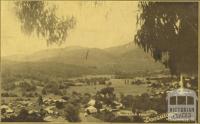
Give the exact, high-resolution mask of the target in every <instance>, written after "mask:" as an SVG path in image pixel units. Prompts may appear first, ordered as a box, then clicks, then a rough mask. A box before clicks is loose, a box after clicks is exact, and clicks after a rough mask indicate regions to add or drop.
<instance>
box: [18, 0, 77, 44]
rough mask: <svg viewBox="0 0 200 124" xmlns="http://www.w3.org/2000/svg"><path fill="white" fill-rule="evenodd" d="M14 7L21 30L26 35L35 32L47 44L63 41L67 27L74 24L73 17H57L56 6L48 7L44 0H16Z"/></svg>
mask: <svg viewBox="0 0 200 124" xmlns="http://www.w3.org/2000/svg"><path fill="white" fill-rule="evenodd" d="M15 7H16V15H17V17H18V18H19V20H20V22H21V28H22V31H23V32H24V33H26V34H28V35H30V34H32V33H37V36H38V37H39V36H42V37H44V38H45V39H46V41H47V44H52V43H57V44H61V43H63V42H64V41H65V40H66V37H67V35H68V31H69V29H72V28H73V27H74V26H75V19H74V18H73V17H71V18H67V17H62V18H59V17H57V16H56V14H55V10H56V7H49V6H48V5H47V3H46V2H44V1H17V2H16V3H15Z"/></svg>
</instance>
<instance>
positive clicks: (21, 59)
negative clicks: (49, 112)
mask: <svg viewBox="0 0 200 124" xmlns="http://www.w3.org/2000/svg"><path fill="white" fill-rule="evenodd" d="M22 68H23V69H22ZM27 68H28V71H33V70H34V71H42V72H48V73H50V72H49V71H54V72H56V74H59V73H61V72H62V73H64V72H68V73H72V72H73V73H74V74H76V73H77V74H79V73H80V74H94V73H95V74H98V73H101V74H114V73H116V72H124V73H138V72H156V71H162V70H165V68H164V66H163V65H162V64H160V63H158V62H155V61H154V60H153V58H152V57H151V55H150V54H147V53H145V52H144V51H143V50H142V49H141V48H138V47H136V46H135V45H134V44H133V43H129V44H125V45H121V46H116V47H110V48H105V49H99V48H87V47H80V46H70V47H65V48H55V49H47V50H41V51H38V52H35V53H33V54H30V55H12V56H6V57H3V58H2V69H3V70H4V71H6V70H10V71H16V70H17V71H16V73H18V71H19V70H20V71H27ZM50 68H51V69H50ZM52 73H53V72H52ZM68 73H67V74H68Z"/></svg>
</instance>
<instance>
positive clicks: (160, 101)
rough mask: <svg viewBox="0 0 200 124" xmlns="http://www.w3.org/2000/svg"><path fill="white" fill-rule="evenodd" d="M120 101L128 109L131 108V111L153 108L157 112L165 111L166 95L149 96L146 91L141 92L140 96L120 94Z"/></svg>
mask: <svg viewBox="0 0 200 124" xmlns="http://www.w3.org/2000/svg"><path fill="white" fill-rule="evenodd" d="M120 97H121V98H120V99H121V100H120V102H121V103H122V104H123V105H124V106H125V107H126V108H129V109H132V111H133V112H137V110H139V111H146V110H150V109H153V110H155V111H157V112H159V113H164V112H166V106H167V104H166V99H165V98H166V97H165V96H164V95H163V96H162V97H158V98H150V96H149V94H148V93H143V94H141V95H140V96H139V95H137V96H133V95H126V96H125V95H123V94H121V96H120ZM144 101H145V102H144Z"/></svg>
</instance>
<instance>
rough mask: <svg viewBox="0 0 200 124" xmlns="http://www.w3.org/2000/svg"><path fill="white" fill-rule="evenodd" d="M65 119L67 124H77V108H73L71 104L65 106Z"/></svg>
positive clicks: (78, 118)
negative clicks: (68, 123) (75, 123)
mask: <svg viewBox="0 0 200 124" xmlns="http://www.w3.org/2000/svg"><path fill="white" fill-rule="evenodd" d="M65 118H66V119H67V120H68V121H69V122H79V121H80V117H79V108H77V106H74V105H73V104H67V106H66V108H65Z"/></svg>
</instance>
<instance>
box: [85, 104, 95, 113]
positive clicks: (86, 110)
mask: <svg viewBox="0 0 200 124" xmlns="http://www.w3.org/2000/svg"><path fill="white" fill-rule="evenodd" d="M85 112H87V113H88V114H92V113H96V112H97V109H96V108H95V107H94V106H89V107H87V108H86V109H85Z"/></svg>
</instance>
